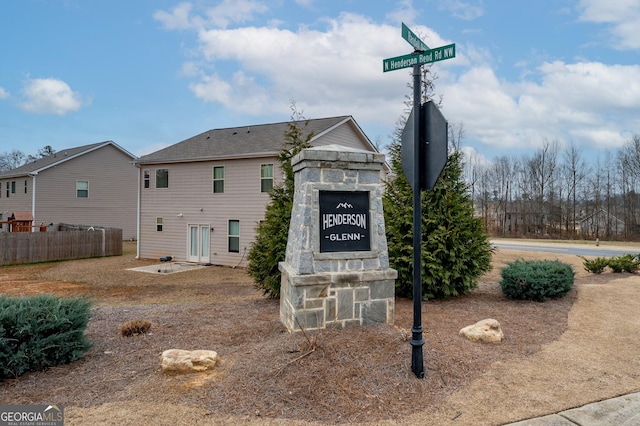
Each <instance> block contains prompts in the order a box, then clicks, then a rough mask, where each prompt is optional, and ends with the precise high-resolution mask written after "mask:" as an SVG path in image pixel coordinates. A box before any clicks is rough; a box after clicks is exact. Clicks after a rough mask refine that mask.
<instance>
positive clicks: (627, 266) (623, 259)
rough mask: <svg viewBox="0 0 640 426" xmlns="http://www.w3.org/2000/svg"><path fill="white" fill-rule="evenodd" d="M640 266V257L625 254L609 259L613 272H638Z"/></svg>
mask: <svg viewBox="0 0 640 426" xmlns="http://www.w3.org/2000/svg"><path fill="white" fill-rule="evenodd" d="M639 266H640V255H638V256H634V255H632V254H625V255H623V256H616V257H612V258H611V259H609V268H611V270H612V271H613V272H617V273H620V272H636V271H637V270H638V267H639Z"/></svg>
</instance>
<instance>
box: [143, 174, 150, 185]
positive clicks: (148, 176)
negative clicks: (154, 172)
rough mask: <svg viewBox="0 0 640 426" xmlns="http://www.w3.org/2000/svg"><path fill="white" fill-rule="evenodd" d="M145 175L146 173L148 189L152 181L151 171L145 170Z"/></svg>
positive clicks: (145, 182)
mask: <svg viewBox="0 0 640 426" xmlns="http://www.w3.org/2000/svg"><path fill="white" fill-rule="evenodd" d="M143 173H144V188H145V189H148V188H149V186H150V181H151V173H150V172H149V170H145V171H144V172H143Z"/></svg>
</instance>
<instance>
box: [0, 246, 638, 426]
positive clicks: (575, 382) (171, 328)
mask: <svg viewBox="0 0 640 426" xmlns="http://www.w3.org/2000/svg"><path fill="white" fill-rule="evenodd" d="M516 258H525V259H532V258H538V259H541V258H548V259H559V260H561V261H563V262H566V263H569V264H571V265H573V267H574V270H575V271H576V273H577V280H576V285H575V288H574V290H572V291H571V292H570V293H569V294H568V295H567V296H566V297H564V298H562V299H559V300H551V301H547V302H545V303H537V302H523V301H511V300H508V299H506V298H505V297H504V296H503V295H502V293H501V291H500V286H499V284H498V282H499V280H500V277H499V270H500V268H501V267H502V266H504V263H505V262H507V261H510V260H514V259H516ZM151 264H154V262H152V261H143V260H135V259H134V247H133V246H132V245H130V244H129V243H128V244H127V245H126V246H125V255H123V256H118V257H112V258H104V259H86V260H77V261H68V262H60V263H49V264H40V265H30V266H14V267H5V268H0V293H6V294H11V295H18V294H32V293H39V292H54V293H56V294H59V295H65V296H67V295H87V296H89V297H90V298H91V299H92V300H93V301H94V307H93V308H92V318H91V320H90V322H89V326H88V330H87V336H88V338H89V340H90V341H91V342H92V343H93V344H94V346H93V348H92V349H91V350H90V351H89V352H88V353H87V354H86V356H85V357H83V358H82V359H81V360H79V361H77V362H75V363H73V364H69V365H64V366H59V367H56V368H52V369H49V370H48V371H44V372H36V373H31V374H28V375H25V376H22V377H19V378H17V379H12V380H5V381H4V382H0V402H1V403H14V404H33V403H56V404H63V405H64V406H65V420H66V424H68V425H96V424H104V425H124V424H129V425H141V424H172V425H179V424H183V425H192V424H216V425H217V424H228V425H236V424H243V425H244V424H336V423H365V424H421V425H448V424H451V425H481V424H487V425H494V424H503V423H506V422H511V421H516V420H520V419H524V418H529V417H534V416H538V415H544V414H549V413H552V412H557V411H560V410H563V409H567V408H571V407H575V406H580V405H583V404H587V403H590V402H594V401H598V400H601V399H605V398H609V397H613V396H618V395H621V394H625V393H629V392H636V391H640V349H639V348H638V346H637V340H638V336H639V335H640V276H638V275H637V274H613V273H604V274H601V275H592V274H589V273H587V272H585V271H584V270H583V268H582V260H581V259H580V258H578V257H577V256H568V255H555V254H554V255H551V254H534V253H530V252H517V251H500V250H498V251H496V253H495V254H494V262H493V264H494V269H493V271H491V272H490V273H488V274H486V275H485V276H484V277H483V278H482V279H481V282H480V283H479V286H478V289H476V290H474V291H473V292H472V293H471V294H469V295H467V296H463V297H459V298H456V299H452V300H448V301H438V302H427V303H425V304H423V325H424V327H425V340H426V344H425V346H424V357H425V368H426V377H425V379H424V380H419V379H416V378H415V376H414V375H413V373H411V371H410V363H411V347H410V345H409V343H408V341H407V331H408V330H409V329H410V328H411V325H412V302H411V301H410V300H405V299H398V300H397V301H396V315H395V326H394V327H391V326H382V325H380V326H368V327H353V328H348V329H345V330H335V329H329V330H325V331H322V332H317V333H309V334H308V335H306V336H305V335H303V334H302V333H298V334H295V335H291V334H289V333H288V332H287V331H286V329H285V328H284V327H283V326H282V325H281V324H280V322H279V319H278V315H279V305H278V301H276V300H267V299H264V298H263V297H262V295H261V294H260V293H259V292H258V291H256V290H255V289H254V288H253V286H252V284H251V281H250V279H249V278H248V277H247V276H246V274H245V272H244V270H242V269H232V268H222V267H215V266H212V267H207V268H203V269H198V270H193V271H188V272H182V273H178V274H166V275H156V274H146V273H141V272H133V271H129V270H127V268H132V267H139V266H145V265H151ZM485 318H495V319H497V320H498V321H500V323H501V325H502V328H503V331H504V333H505V341H504V342H503V343H502V344H499V345H485V344H478V343H472V342H470V341H467V340H466V339H464V338H462V337H461V336H459V335H458V331H459V330H460V329H461V328H462V327H464V326H466V325H469V324H472V323H474V322H476V321H479V320H481V319H485ZM132 319H145V320H149V321H151V322H152V324H153V325H152V328H151V333H149V334H146V335H140V336H136V337H128V338H125V337H122V336H121V334H120V330H119V327H120V324H122V323H123V322H126V321H129V320H132ZM171 348H179V349H189V350H193V349H210V350H215V351H217V352H218V354H219V356H220V358H221V361H220V364H219V366H218V367H217V368H216V370H214V371H213V372H212V373H208V374H198V375H186V376H168V375H163V374H162V373H161V371H160V365H159V356H160V354H161V353H162V351H164V350H165V349H171Z"/></svg>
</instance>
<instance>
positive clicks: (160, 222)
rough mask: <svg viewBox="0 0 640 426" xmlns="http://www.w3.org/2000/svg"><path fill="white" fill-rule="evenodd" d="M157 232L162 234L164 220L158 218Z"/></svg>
mask: <svg viewBox="0 0 640 426" xmlns="http://www.w3.org/2000/svg"><path fill="white" fill-rule="evenodd" d="M156 231H158V232H162V218H161V217H156Z"/></svg>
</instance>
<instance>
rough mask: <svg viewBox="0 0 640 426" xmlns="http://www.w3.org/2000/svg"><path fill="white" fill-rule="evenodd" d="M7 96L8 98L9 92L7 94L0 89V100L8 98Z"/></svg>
mask: <svg viewBox="0 0 640 426" xmlns="http://www.w3.org/2000/svg"><path fill="white" fill-rule="evenodd" d="M9 96H10V95H9V92H7V91H6V90H4V88H3V87H0V99H6V98H8V97H9Z"/></svg>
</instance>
